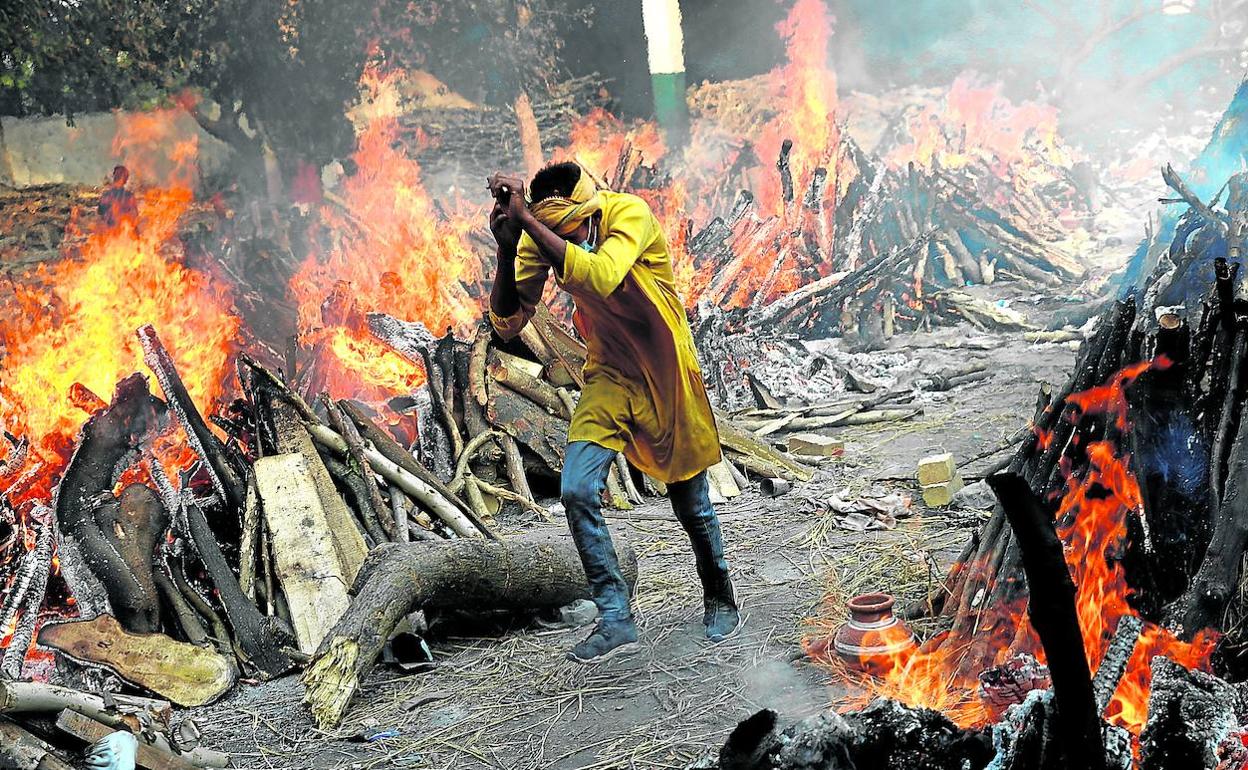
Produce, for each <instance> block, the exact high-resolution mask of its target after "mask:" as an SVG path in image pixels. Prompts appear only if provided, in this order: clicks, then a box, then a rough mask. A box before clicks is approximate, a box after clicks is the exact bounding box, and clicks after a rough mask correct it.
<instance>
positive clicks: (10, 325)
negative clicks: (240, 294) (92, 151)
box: [0, 111, 239, 500]
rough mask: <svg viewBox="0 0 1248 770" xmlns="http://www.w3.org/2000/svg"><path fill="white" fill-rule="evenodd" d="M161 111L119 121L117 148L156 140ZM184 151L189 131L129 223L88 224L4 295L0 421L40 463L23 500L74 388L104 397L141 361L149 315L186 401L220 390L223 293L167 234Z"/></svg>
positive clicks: (68, 423) (79, 395) (177, 203)
mask: <svg viewBox="0 0 1248 770" xmlns="http://www.w3.org/2000/svg"><path fill="white" fill-rule="evenodd" d="M173 113H174V111H160V112H158V113H156V114H150V115H145V116H140V117H136V118H134V119H133V120H128V119H122V118H119V126H118V134H117V137H118V138H117V141H116V143H115V150H116V151H117V154H118V155H119V156H124V157H126V158H127V161H128V162H130V163H139V162H142V161H141V158H142V155H141V154H140V153H138V152H137V150H136V149H135V148H137V147H139V146H141V145H142V144H143V143H144V142H146V141H148V140H151V139H153V138H157V137H159V136H160V135H161V132H162V131H163V130H164V127H165V126H167V125H168V123H169V122H170V121H172V120H173V119H174V114H173ZM149 146H150V145H149ZM195 153H196V145H195V141H194V140H193V139H192V140H188V141H186V142H184V143H180V144H178V145H177V147H176V150H175V152H174V153H173V156H172V157H171V158H170V160H171V161H172V164H173V173H172V176H171V177H170V179H169V181H168V183H167V185H166V186H163V187H153V188H149V189H146V190H143V191H142V192H141V193H139V194H138V195H137V203H138V211H139V220H138V226H137V229H136V227H135V226H133V224H132V223H129V222H124V221H123V222H120V223H118V224H117V226H115V227H112V228H100V229H97V230H96V231H95V232H92V233H90V234H89V235H88V236H87V239H86V241H85V242H84V243H83V245H82V247H81V251H80V253H79V254H77V255H76V256H74V257H73V258H67V259H63V260H61V261H58V262H55V263H51V264H44V265H41V266H40V267H39V268H38V270H37V271H36V272H35V273H34V275H33V276H31V279H30V280H26V281H23V282H22V283H21V284H20V285H19V284H15V285H13V286H12V289H11V291H12V293H11V295H10V296H8V297H5V298H4V306H5V312H4V315H3V318H0V343H2V344H3V346H4V369H5V377H4V380H3V382H2V383H0V419H3V421H4V427H5V429H6V430H8V431H9V432H10V433H12V434H14V435H19V436H25V437H27V438H29V439H30V441H31V443H32V446H33V450H34V451H32V452H31V457H30V459H29V462H30V463H31V464H34V463H40V464H42V466H43V470H42V471H41V472H40V474H39V483H36V484H33V485H32V486H31V493H32V494H33V495H34V496H37V497H42V498H43V499H45V500H46V499H48V498H49V497H50V495H51V491H52V486H51V485H52V483H53V482H54V480H55V476H56V474H57V473H58V472H59V471H60V469H61V468H62V467H63V465H64V463H65V461H66V460H67V459H68V456H69V453H70V451H71V449H72V445H73V441H74V439H75V437H76V435H77V432H78V428H79V427H80V426H81V424H82V422H83V421H84V419H85V418H86V417H87V414H86V413H85V412H84V411H83V410H82V409H80V408H77V406H78V404H80V403H83V402H82V399H83V397H84V393H90V394H94V396H96V397H99V398H104V399H107V398H108V397H109V396H110V395H111V394H112V392H113V386H114V385H116V384H117V382H118V381H119V380H121V379H122V378H124V377H125V376H127V375H129V374H131V373H132V372H135V371H138V370H142V369H143V356H142V350H141V349H140V347H139V344H138V340H137V338H136V337H135V330H136V329H137V328H138V327H139V326H141V325H143V324H146V323H151V324H153V325H155V326H156V328H157V329H159V330H160V332H161V334H162V336H163V337H164V338H165V339H168V340H169V341H170V347H171V352H172V354H173V356H174V358H175V360H176V362H177V364H178V368H179V372H180V373H181V375H182V377H183V380H184V381H185V383H186V386H187V390H188V391H189V392H190V394H191V397H192V398H193V399H194V400H195V401H196V403H198V404H200V405H204V406H207V405H210V404H212V403H213V402H214V401H215V400H216V399H217V398H218V397H219V396H221V395H222V388H223V383H224V381H225V378H226V376H227V373H228V372H229V371H230V367H231V363H232V354H233V352H234V350H235V346H236V344H237V341H238V332H239V321H238V319H237V318H236V317H235V316H234V315H232V313H231V307H232V292H231V290H230V287H229V286H227V285H226V284H225V283H224V282H223V281H221V280H220V279H219V278H218V277H215V276H211V275H208V274H206V273H204V272H201V271H199V270H196V269H193V268H190V267H187V266H186V265H185V264H183V263H182V257H183V256H184V255H183V252H182V248H181V244H180V242H179V240H178V238H177V225H178V220H179V218H180V217H181V216H182V214H183V213H184V212H186V210H187V208H188V207H189V206H190V204H191V202H192V200H193V198H194V196H193V193H192V188H191V185H192V183H193V179H194V176H193V174H194V168H195V166H194V160H195Z"/></svg>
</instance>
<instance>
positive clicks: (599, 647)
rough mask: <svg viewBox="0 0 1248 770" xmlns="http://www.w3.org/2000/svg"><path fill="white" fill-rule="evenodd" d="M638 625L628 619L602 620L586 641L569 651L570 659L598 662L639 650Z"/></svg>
mask: <svg viewBox="0 0 1248 770" xmlns="http://www.w3.org/2000/svg"><path fill="white" fill-rule="evenodd" d="M637 647H638V644H637V626H635V625H633V622H632V621H631V620H628V621H615V622H611V621H600V622H599V623H598V625H597V627H596V628H594V632H593V633H592V634H590V635H589V636H587V637H586V638H585V641H583V642H581V643H580V644H578V645H576V646H575V647H573V648H572V649H571V650H569V651H568V660H574V661H576V662H577V663H598V662H600V661H604V660H609V659H611V658H613V657H615V656H616V655H622V654H625V653H629V652H634V651H636V650H637Z"/></svg>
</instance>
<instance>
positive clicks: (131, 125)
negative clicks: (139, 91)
mask: <svg viewBox="0 0 1248 770" xmlns="http://www.w3.org/2000/svg"><path fill="white" fill-rule="evenodd" d="M230 153H231V151H230V149H229V147H227V146H226V145H225V144H223V143H222V142H220V141H218V140H217V139H215V138H213V137H211V136H209V135H208V134H207V133H205V132H204V130H203V129H202V128H200V127H199V124H197V123H196V122H195V120H194V119H193V118H192V117H191V116H190V115H189V114H187V113H186V112H185V111H183V110H181V109H169V110H155V111H151V112H120V111H118V112H104V113H90V114H85V115H76V116H74V125H72V126H70V125H67V124H66V122H65V119H64V118H63V117H59V116H54V117H50V118H14V117H0V184H4V185H8V186H11V187H19V188H21V187H32V186H35V185H41V184H49V183H70V184H87V185H98V184H103V183H104V182H105V181H106V180H107V179H108V178H109V177H110V176H111V172H112V169H113V166H115V165H117V164H118V163H123V164H125V165H126V166H127V167H129V168H130V171H131V178H132V180H134V182H135V183H137V184H138V185H140V186H148V185H163V184H168V183H169V181H170V180H171V178H173V175H174V174H179V173H180V174H182V175H183V176H182V179H183V180H184V181H188V182H190V183H191V184H192V185H194V184H196V183H197V181H198V179H200V178H202V177H203V176H204V175H206V174H211V173H213V172H214V171H216V170H217V169H220V168H221V167H222V166H223V165H224V164H225V163H226V162H227V161H228V160H229V157H230Z"/></svg>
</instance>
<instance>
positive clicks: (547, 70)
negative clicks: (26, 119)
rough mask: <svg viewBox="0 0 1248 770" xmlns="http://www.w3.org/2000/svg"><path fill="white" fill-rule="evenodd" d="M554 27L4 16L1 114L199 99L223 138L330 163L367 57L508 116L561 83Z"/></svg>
mask: <svg viewBox="0 0 1248 770" xmlns="http://www.w3.org/2000/svg"><path fill="white" fill-rule="evenodd" d="M554 18H555V16H554V14H553V13H551V12H550V11H549V10H547V6H546V0H529V1H528V2H513V1H509V0H21V1H20V2H17V3H11V2H10V3H0V114H10V115H30V114H45V115H52V114H61V115H65V116H66V117H68V118H71V119H72V116H73V114H74V113H77V112H85V111H92V110H105V109H112V108H117V107H122V108H141V107H144V106H150V105H152V104H153V103H155V102H157V101H158V100H160V99H162V98H168V97H169V96H174V95H177V94H178V93H179V92H180V91H183V90H184V89H192V90H194V91H196V92H198V93H199V94H201V95H203V96H205V97H207V98H208V99H211V100H212V101H213V102H215V103H216V104H218V105H220V106H221V108H222V118H221V119H220V120H210V119H208V118H207V117H206V116H204V115H197V117H198V118H200V120H201V123H203V124H204V125H205V128H207V129H208V130H209V131H210V132H212V133H214V134H216V135H217V136H218V137H219V138H221V139H223V140H225V141H227V142H229V143H231V144H232V145H234V146H235V147H237V148H239V149H242V150H244V151H245V152H246V153H248V154H249V155H251V156H252V157H257V153H258V148H259V143H260V142H261V141H264V142H267V143H268V145H269V146H271V147H272V148H273V149H274V150H275V151H276V152H277V153H278V155H279V157H280V158H282V159H283V160H284V161H288V162H289V161H292V160H294V159H299V160H303V161H308V162H311V163H315V164H321V163H324V162H326V161H328V160H330V159H332V158H338V157H343V156H344V155H345V154H347V153H348V152H349V151H350V149H351V145H352V131H351V126H350V124H349V122H348V121H347V119H346V117H345V114H346V110H347V108H348V107H349V106H350V104H351V103H352V102H354V101H355V99H356V98H357V97H358V94H359V90H358V83H359V79H360V74H361V73H362V71H363V69H364V67H365V65H366V63H367V61H368V60H369V59H370V58H377V59H380V60H384V61H385V63H386V64H387V65H394V66H407V67H421V68H425V69H429V70H430V71H432V72H433V73H434V74H435V75H438V76H439V77H442V78H443V79H446V80H448V81H450V82H451V83H452V86H453V87H457V88H463V89H464V90H466V91H472V88H470V87H469V86H471V85H472V84H474V83H476V84H480V83H481V82H482V81H484V82H485V88H484V90H483V91H481V90H478V92H476V93H472V96H474V97H475V98H486V99H487V100H489V101H494V102H507V103H509V102H510V101H511V100H512V99H514V98H515V95H516V93H517V92H518V89H519V88H521V87H525V88H528V89H529V90H530V91H532V92H537V91H540V89H542V88H543V87H544V86H545V84H546V83H548V82H550V81H551V80H553V79H555V78H556V76H557V75H558V74H559V72H558V68H557V61H558V57H557V54H558V50H559V43H558V36H557V35H556V34H555V33H554V31H553V29H554ZM483 74H484V76H485V77H484V78H482V75H483ZM194 102H195V100H193V99H191V100H185V101H183V103H184V104H186V105H187V106H189V107H191V108H192V109H194ZM244 126H245V127H246V130H244V129H243V127H244ZM287 165H288V166H289V163H287Z"/></svg>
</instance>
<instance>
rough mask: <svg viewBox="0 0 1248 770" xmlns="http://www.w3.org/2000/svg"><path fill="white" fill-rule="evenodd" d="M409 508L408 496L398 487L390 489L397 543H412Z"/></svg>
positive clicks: (391, 513) (391, 509)
mask: <svg viewBox="0 0 1248 770" xmlns="http://www.w3.org/2000/svg"><path fill="white" fill-rule="evenodd" d="M408 507H409V503H408V499H407V495H405V494H403V491H402V490H400V489H398V488H397V487H391V488H390V515H391V517H392V518H393V519H394V529H395V538H394V540H395V542H397V543H407V542H410V541H411V539H412V537H411V532H410V531H409V529H408V525H407V509H408Z"/></svg>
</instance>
